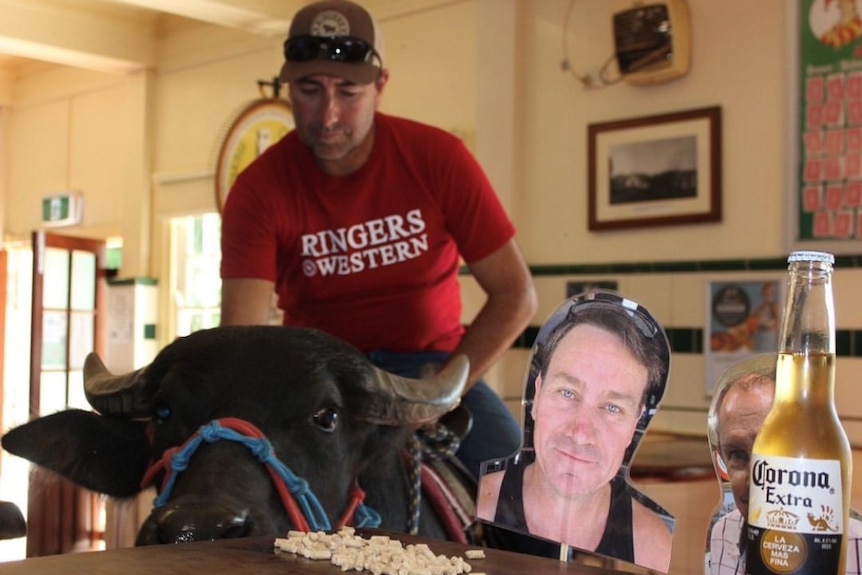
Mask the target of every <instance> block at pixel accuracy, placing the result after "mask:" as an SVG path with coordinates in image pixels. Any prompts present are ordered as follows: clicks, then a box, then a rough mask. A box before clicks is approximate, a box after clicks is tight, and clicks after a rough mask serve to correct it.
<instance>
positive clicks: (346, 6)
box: [279, 0, 383, 84]
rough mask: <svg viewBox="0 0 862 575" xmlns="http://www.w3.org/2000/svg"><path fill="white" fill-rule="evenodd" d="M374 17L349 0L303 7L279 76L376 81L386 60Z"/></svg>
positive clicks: (323, 0) (322, 1) (286, 46)
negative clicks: (319, 76)
mask: <svg viewBox="0 0 862 575" xmlns="http://www.w3.org/2000/svg"><path fill="white" fill-rule="evenodd" d="M379 41H380V39H379V34H378V32H377V29H376V25H375V23H374V19H373V18H372V17H371V15H370V14H369V13H368V11H366V10H365V8H363V7H362V6H360V5H359V4H356V3H354V2H350V1H349V0H320V1H318V2H314V3H312V4H309V5H308V6H305V7H304V8H302V9H301V10H300V11H299V12H297V13H296V15H295V16H294V17H293V20H292V21H291V23H290V32H289V33H288V36H287V40H285V42H284V59H285V62H284V65H283V66H282V68H281V74H280V75H279V79H280V80H281V81H282V82H291V81H293V80H296V79H298V78H303V77H305V76H312V75H314V74H330V75H333V76H340V77H342V78H345V79H347V80H350V81H351V82H355V83H357V84H368V83H369V82H373V81H374V80H375V79H376V78H377V77H378V75H379V74H380V69H381V68H382V67H383V62H382V60H381V58H380V53H379V52H378V50H377V46H376V43H379Z"/></svg>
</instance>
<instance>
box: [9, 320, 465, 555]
mask: <svg viewBox="0 0 862 575" xmlns="http://www.w3.org/2000/svg"><path fill="white" fill-rule="evenodd" d="M467 369H468V366H467V361H466V359H465V358H458V359H456V360H455V361H453V362H451V363H450V365H449V366H448V367H447V368H446V369H445V370H444V371H443V372H441V373H440V374H438V375H437V376H436V377H434V378H431V379H428V380H414V379H406V378H403V377H399V376H395V375H392V374H388V373H386V372H383V371H381V370H379V369H377V368H375V367H374V366H373V365H371V363H369V361H368V360H367V359H366V357H365V356H364V355H363V354H362V353H360V352H359V351H358V350H356V349H354V348H353V347H352V346H350V345H348V344H346V343H344V342H342V341H340V340H337V339H335V338H333V337H331V336H328V335H326V334H324V333H321V332H318V331H314V330H309V329H299V328H289V327H277V326H253V327H252V326H247V327H219V328H214V329H210V330H203V331H199V332H195V333H193V334H191V335H189V336H187V337H183V338H179V339H177V340H176V341H174V342H173V343H171V344H170V345H168V346H166V347H165V348H164V349H163V350H162V351H161V352H160V353H159V354H158V355H157V356H156V358H155V359H154V361H153V362H152V363H151V364H150V365H148V366H146V367H144V368H142V369H140V370H137V371H135V372H133V373H130V374H126V375H121V376H115V375H113V374H110V373H109V372H108V371H107V370H106V369H105V367H104V365H103V364H102V362H101V360H99V359H98V357H97V356H95V355H93V354H91V355H90V356H89V357H88V358H87V364H86V366H85V374H84V380H85V390H86V395H87V398H88V400H89V402H90V403H91V405H92V406H93V407H94V408H95V410H96V412H91V411H84V410H67V411H62V412H58V413H55V414H52V415H48V416H45V417H41V418H38V419H35V420H33V421H31V422H29V423H26V424H24V425H22V426H20V427H17V428H15V429H12V430H10V431H9V432H8V433H6V434H5V435H4V436H3V438H2V445H3V447H4V448H5V449H6V450H8V451H10V452H11V453H14V454H16V455H19V456H21V457H24V458H26V459H28V460H30V461H32V462H34V463H36V464H37V465H39V466H42V467H45V468H48V469H50V470H52V471H54V472H57V473H59V474H61V475H63V476H65V477H67V478H68V479H70V480H71V481H73V482H75V483H77V484H79V485H81V486H82V487H85V488H87V489H90V490H93V491H97V492H100V493H104V494H107V495H110V496H115V497H129V496H132V495H134V494H136V493H138V492H139V491H140V490H141V489H142V487H145V486H147V485H148V484H150V483H153V484H155V485H156V486H157V488H158V490H159V495H158V497H157V498H156V502H155V506H154V509H153V511H152V513H151V515H150V516H149V518H147V520H146V521H145V523H144V524H143V526H142V528H141V530H140V532H139V534H138V538H137V544H139V545H146V544H154V543H166V542H181V541H194V540H209V539H216V538H225V537H245V536H263V535H278V534H284V533H286V532H287V531H288V530H289V529H294V528H296V529H312V530H315V529H328V528H331V529H336V528H337V527H338V526H340V525H342V524H345V523H348V524H354V525H356V524H359V525H362V524H365V525H369V526H376V525H377V524H378V523H379V526H380V527H382V528H386V529H392V530H397V531H405V530H407V526H408V525H409V521H410V518H411V517H414V521H415V515H414V514H413V513H412V509H413V508H411V506H410V501H411V497H412V495H413V494H414V492H413V491H411V486H412V485H415V481H413V482H411V481H409V480H408V469H409V465H405V459H408V460H409V458H405V457H404V446H405V442H406V441H407V440H408V439H409V438H410V437H412V431H413V430H414V429H415V428H417V427H418V426H421V425H423V424H425V423H426V422H431V421H434V420H436V419H437V418H439V417H440V416H441V415H442V414H444V413H446V412H448V411H449V410H450V409H452V408H453V407H454V406H456V405H457V404H458V402H459V398H460V395H461V392H462V390H463V387H464V384H465V381H466V377H467ZM363 490H364V494H365V497H364V500H363V499H362V494H363ZM423 505H425V507H424V509H423V512H422V513H421V514H420V515H419V517H420V519H419V525H418V534H420V535H423V536H427V537H435V538H445V537H446V536H447V535H449V533H447V531H446V529H445V528H444V525H442V524H441V521H440V519H439V518H438V517H435V515H434V513H432V512H430V509H429V508H428V507H427V505H428V503H427V502H424V503H423ZM450 538H451V537H450Z"/></svg>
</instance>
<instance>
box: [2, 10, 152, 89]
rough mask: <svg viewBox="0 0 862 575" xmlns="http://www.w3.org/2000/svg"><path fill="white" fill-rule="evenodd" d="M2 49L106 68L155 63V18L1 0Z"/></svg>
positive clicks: (115, 69) (115, 70)
mask: <svg viewBox="0 0 862 575" xmlns="http://www.w3.org/2000/svg"><path fill="white" fill-rule="evenodd" d="M0 14H2V15H3V16H2V17H0V53H4V54H9V55H13V56H20V57H23V58H30V59H34V60H43V61H48V62H54V63H58V64H64V65H67V66H75V67H79V68H85V69H90V70H96V71H100V72H110V73H128V72H133V71H136V70H140V69H143V68H147V67H150V66H153V65H154V63H155V60H154V54H155V50H154V40H153V34H152V20H151V19H150V20H147V19H141V18H138V19H124V18H119V17H117V16H115V15H110V14H107V13H99V12H95V11H86V10H79V9H74V8H71V7H70V5H62V4H54V3H47V2H41V1H39V0H27V1H26V2H24V1H21V0H0Z"/></svg>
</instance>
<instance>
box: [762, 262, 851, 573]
mask: <svg viewBox="0 0 862 575" xmlns="http://www.w3.org/2000/svg"><path fill="white" fill-rule="evenodd" d="M787 261H788V270H789V274H788V275H789V278H788V284H787V296H786V299H785V306H784V312H783V316H782V321H781V329H780V332H779V343H778V365H777V370H776V382H775V399H774V400H773V403H772V408H771V409H770V411H769V414H768V415H767V417H766V419H765V420H764V422H763V426H762V427H761V429H760V431H759V433H758V435H757V439H756V440H755V442H754V447H753V448H752V454H751V476H750V479H749V501H748V539H747V544H746V573H748V574H751V575H765V574H770V575H771V574H775V573H793V574H794V575H796V574H798V575H807V574H815V573H816V574H817V575H824V574H833V573H835V574H843V573H844V568H845V553H846V546H847V533H848V530H849V513H850V481H851V476H852V460H851V455H850V444H849V442H848V441H847V435H846V433H845V432H844V429H843V428H842V427H841V422H840V421H839V419H838V413H837V411H836V409H835V401H834V390H835V310H834V304H833V297H832V265H833V263H834V261H835V258H834V257H833V256H832V254H827V253H824V252H810V251H806V252H793V253H792V254H791V255H790V257H789V258H788V260H787Z"/></svg>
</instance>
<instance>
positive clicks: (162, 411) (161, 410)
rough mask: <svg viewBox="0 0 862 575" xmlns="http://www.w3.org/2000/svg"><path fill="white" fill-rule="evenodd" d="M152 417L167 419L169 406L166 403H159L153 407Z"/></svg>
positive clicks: (159, 419) (158, 419) (169, 414)
mask: <svg viewBox="0 0 862 575" xmlns="http://www.w3.org/2000/svg"><path fill="white" fill-rule="evenodd" d="M153 417H155V419H156V421H167V420H168V419H170V418H171V408H170V406H169V405H168V404H166V403H159V404H157V405H156V407H155V408H154V409H153Z"/></svg>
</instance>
